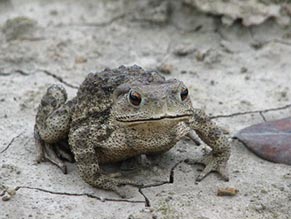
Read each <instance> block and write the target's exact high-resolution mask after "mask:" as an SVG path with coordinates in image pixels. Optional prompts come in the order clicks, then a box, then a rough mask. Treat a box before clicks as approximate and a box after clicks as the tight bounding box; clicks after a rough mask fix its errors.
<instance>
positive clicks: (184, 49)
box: [174, 44, 195, 56]
mask: <svg viewBox="0 0 291 219" xmlns="http://www.w3.org/2000/svg"><path fill="white" fill-rule="evenodd" d="M194 51H195V48H193V47H192V46H191V45H187V44H185V45H180V46H178V47H177V48H176V49H175V50H174V54H175V55H176V56H187V55H189V54H191V53H193V52H194Z"/></svg>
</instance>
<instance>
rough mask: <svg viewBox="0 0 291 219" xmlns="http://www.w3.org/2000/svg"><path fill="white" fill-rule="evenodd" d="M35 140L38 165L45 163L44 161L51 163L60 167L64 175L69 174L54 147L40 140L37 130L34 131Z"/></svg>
mask: <svg viewBox="0 0 291 219" xmlns="http://www.w3.org/2000/svg"><path fill="white" fill-rule="evenodd" d="M34 139H35V145H36V148H37V156H36V161H37V162H38V163H40V162H44V161H50V162H51V163H53V164H54V165H56V166H58V167H59V168H60V169H61V170H62V172H63V173H64V174H67V166H66V165H65V164H64V162H63V161H62V160H61V159H60V158H59V157H58V156H57V154H56V152H55V151H54V148H53V145H51V144H48V143H46V142H44V141H43V140H42V139H41V138H40V136H39V134H38V131H37V130H35V131H34Z"/></svg>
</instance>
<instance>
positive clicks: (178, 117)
mask: <svg viewBox="0 0 291 219" xmlns="http://www.w3.org/2000/svg"><path fill="white" fill-rule="evenodd" d="M191 116H192V115H191V114H184V115H174V116H171V115H166V116H160V117H156V118H149V119H129V118H116V121H118V122H122V123H145V122H155V121H164V120H176V121H181V120H188V119H189V118H190V117H191Z"/></svg>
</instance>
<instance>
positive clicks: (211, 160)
mask: <svg viewBox="0 0 291 219" xmlns="http://www.w3.org/2000/svg"><path fill="white" fill-rule="evenodd" d="M186 163H188V164H203V165H205V168H204V169H203V170H202V172H201V173H200V174H199V175H198V177H197V178H196V181H197V182H200V181H201V180H202V179H204V178H205V177H206V176H207V175H208V174H209V173H211V172H217V173H218V174H219V175H220V176H221V177H222V179H223V180H225V181H229V175H228V171H227V168H226V164H227V160H224V159H223V158H222V157H219V156H214V155H213V154H212V153H210V154H208V155H207V156H206V157H204V158H202V159H200V160H186Z"/></svg>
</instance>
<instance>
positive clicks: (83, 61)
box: [75, 56, 87, 64]
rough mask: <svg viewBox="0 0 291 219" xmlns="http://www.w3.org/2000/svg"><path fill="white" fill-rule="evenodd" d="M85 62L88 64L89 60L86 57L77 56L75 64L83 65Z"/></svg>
mask: <svg viewBox="0 0 291 219" xmlns="http://www.w3.org/2000/svg"><path fill="white" fill-rule="evenodd" d="M85 62H87V59H86V58H85V57H83V56H77V57H76V58H75V63H76V64H83V63H85Z"/></svg>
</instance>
